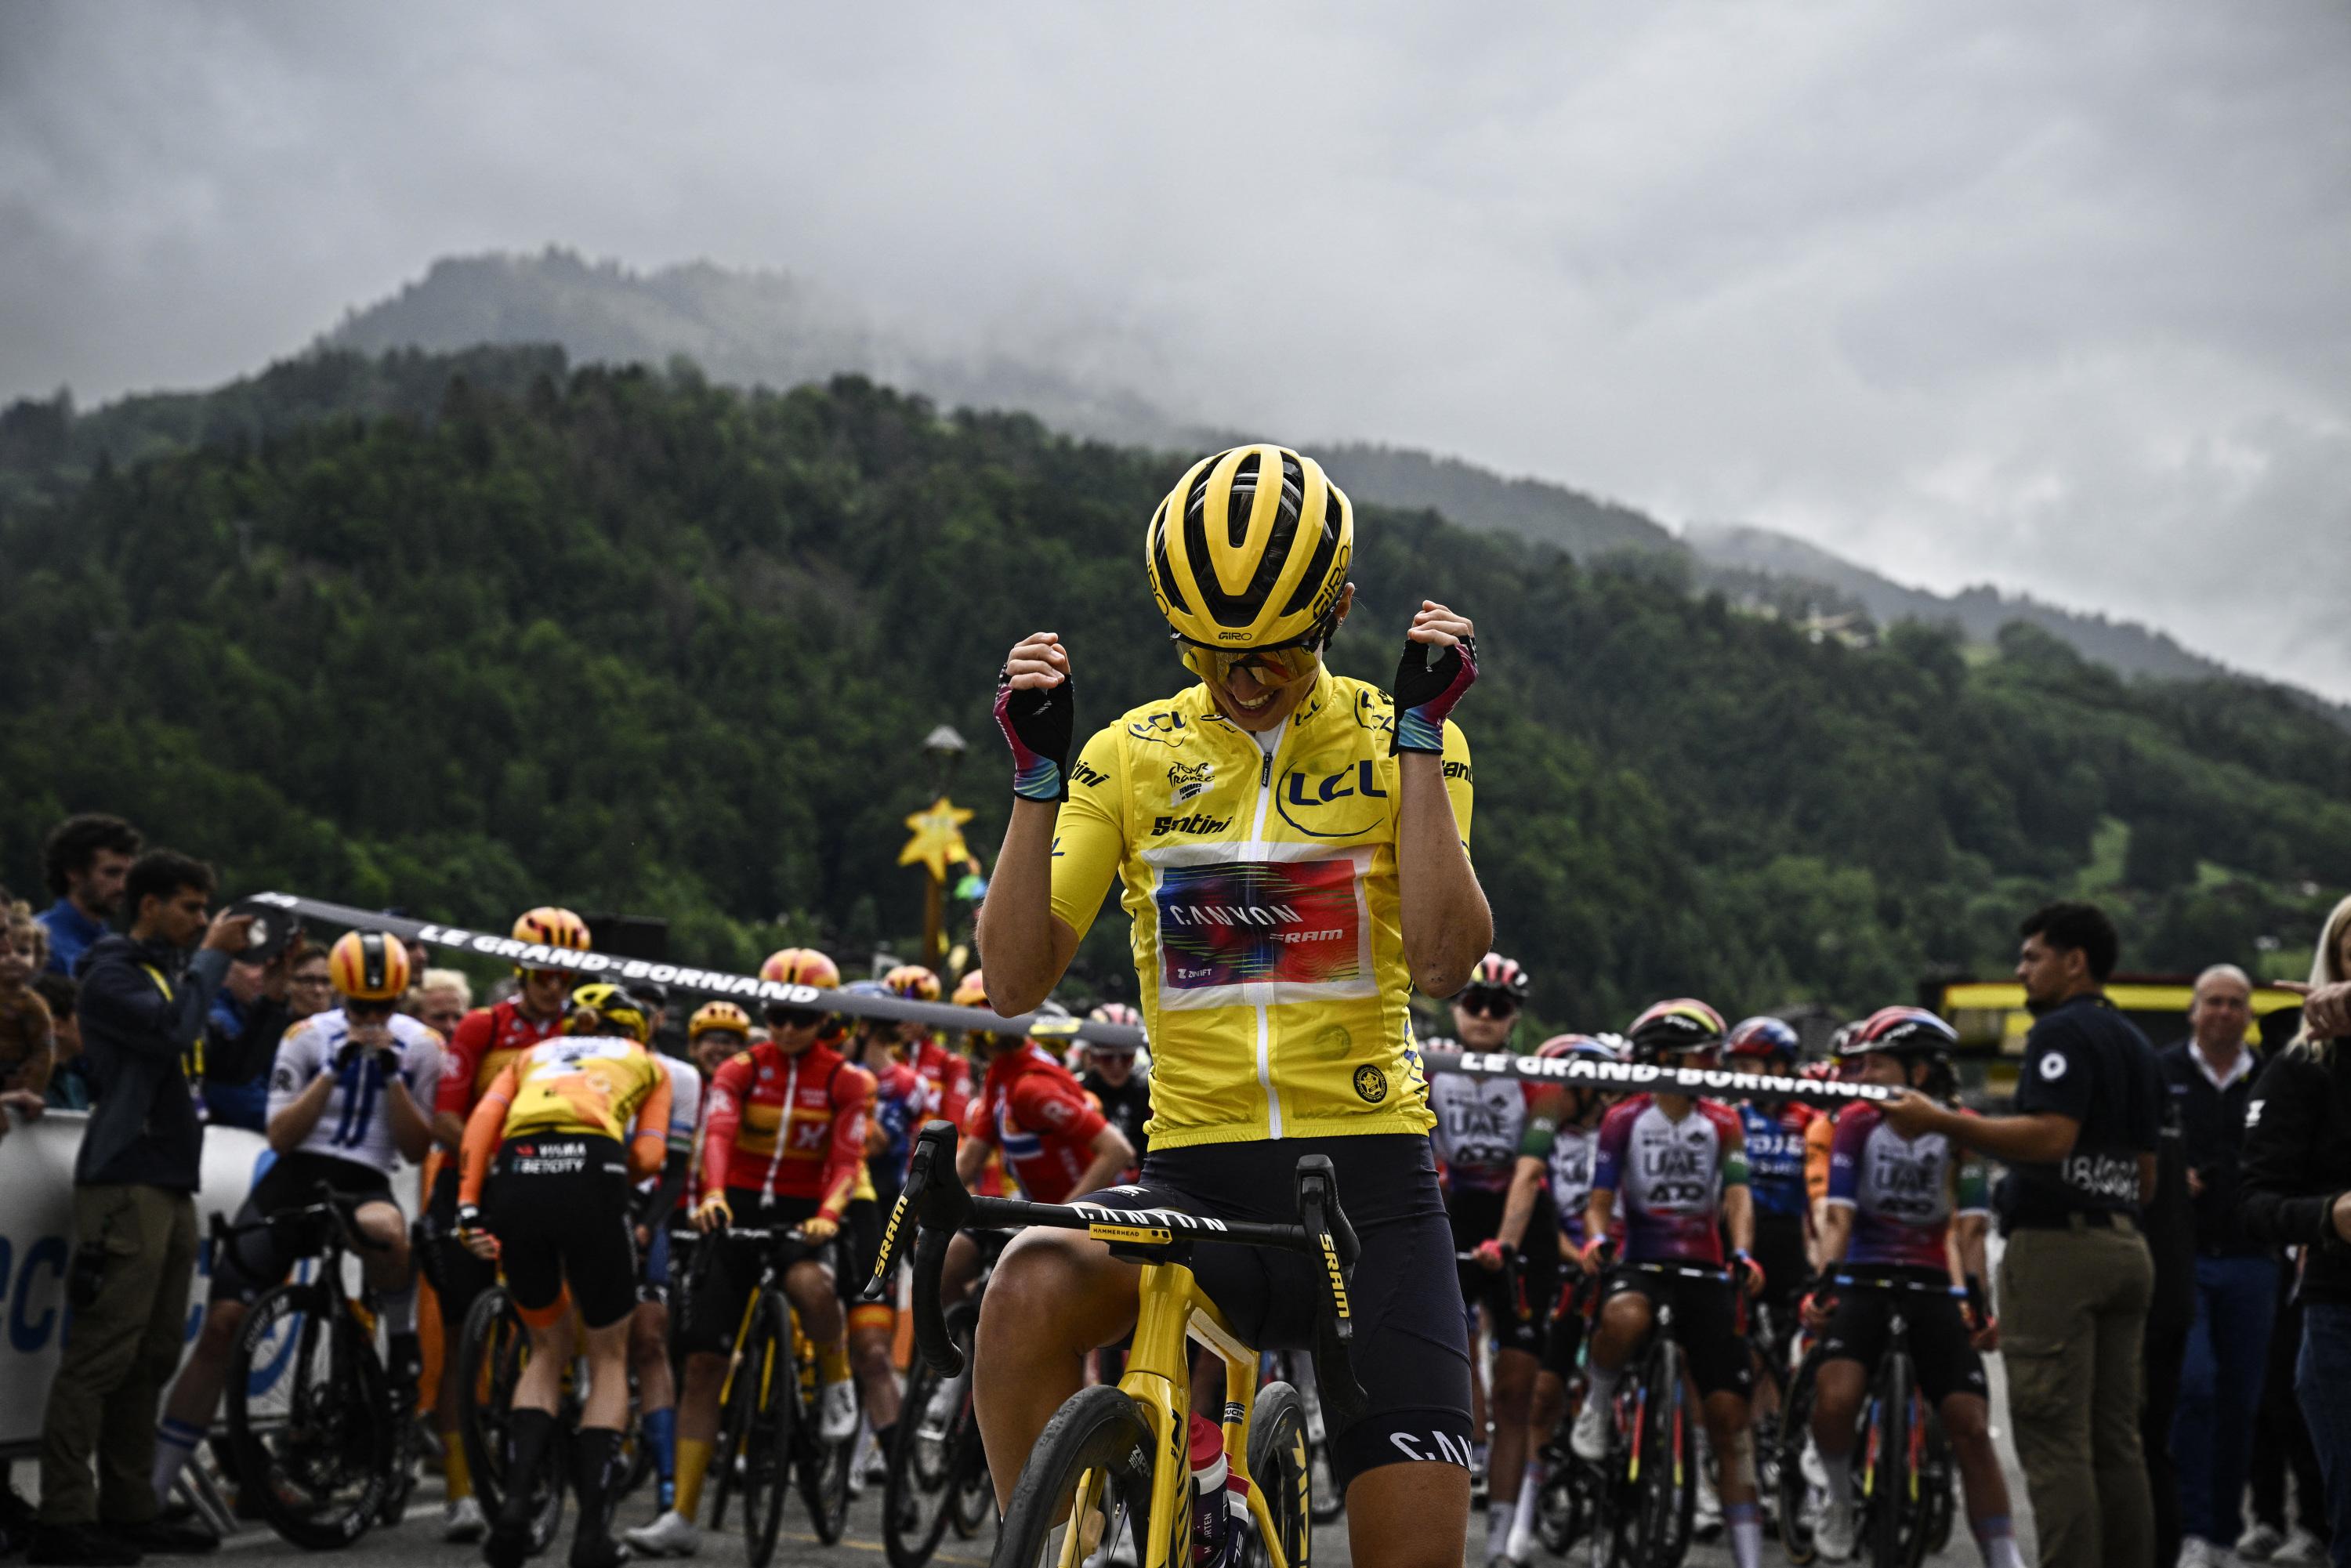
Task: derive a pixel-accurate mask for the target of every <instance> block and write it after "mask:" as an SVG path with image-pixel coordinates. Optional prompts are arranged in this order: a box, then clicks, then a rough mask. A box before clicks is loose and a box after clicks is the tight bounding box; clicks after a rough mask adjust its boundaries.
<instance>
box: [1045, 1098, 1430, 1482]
mask: <svg viewBox="0 0 2351 1568" xmlns="http://www.w3.org/2000/svg"><path fill="white" fill-rule="evenodd" d="M1313 1154H1319V1155H1329V1156H1330V1157H1331V1163H1332V1166H1333V1167H1334V1169H1335V1171H1336V1173H1337V1176H1338V1185H1339V1205H1340V1207H1341V1208H1343V1210H1344V1211H1345V1213H1346V1216H1347V1219H1348V1222H1349V1223H1350V1224H1352V1225H1353V1227H1354V1230H1355V1235H1356V1238H1357V1239H1359V1240H1360V1241H1361V1242H1362V1244H1363V1253H1362V1255H1361V1256H1360V1257H1359V1258H1357V1260H1355V1268H1354V1276H1353V1284H1352V1285H1351V1286H1350V1288H1349V1291H1348V1306H1349V1309H1350V1311H1351V1312H1353V1317H1354V1324H1355V1333H1354V1339H1353V1345H1352V1349H1351V1355H1352V1359H1353V1363H1354V1368H1355V1378H1356V1381H1357V1382H1359V1383H1361V1384H1362V1385H1363V1386H1364V1395H1365V1396H1367V1412H1368V1413H1367V1414H1366V1415H1365V1416H1364V1418H1363V1419H1362V1420H1361V1421H1358V1422H1357V1423H1356V1424H1355V1425H1354V1426H1353V1427H1348V1428H1347V1429H1346V1430H1344V1431H1333V1432H1332V1434H1331V1461H1332V1470H1333V1473H1334V1479H1336V1480H1337V1482H1338V1484H1339V1486H1340V1488H1341V1490H1344V1489H1345V1488H1346V1486H1347V1485H1348V1483H1350V1482H1351V1481H1353V1479H1355V1478H1356V1477H1357V1476H1359V1475H1361V1474H1363V1473H1364V1471H1366V1470H1369V1469H1375V1468H1377V1467H1379V1466H1381V1465H1394V1464H1403V1463H1405V1462H1407V1461H1412V1460H1424V1461H1434V1462H1437V1463H1443V1464H1456V1465H1459V1466H1461V1467H1462V1468H1463V1469H1468V1464H1469V1343H1468V1334H1467V1333H1465V1332H1464V1330H1463V1326H1462V1322H1461V1294H1460V1291H1459V1289H1458V1287H1457V1286H1456V1284H1455V1283H1454V1276H1453V1274H1452V1272H1451V1270H1450V1269H1449V1267H1448V1265H1450V1264H1451V1263H1452V1261H1453V1232H1452V1228H1451V1227H1450V1226H1448V1225H1447V1222H1446V1218H1445V1198H1444V1195H1443V1194H1442V1193H1440V1192H1439V1191H1438V1190H1437V1162H1436V1157H1435V1156H1434V1155H1432V1154H1431V1152H1430V1150H1429V1145H1428V1140H1427V1138H1426V1137H1424V1136H1421V1135H1419V1134H1410V1133H1403V1134H1371V1135H1364V1136H1359V1137H1346V1138H1283V1139H1280V1140H1278V1141H1272V1142H1264V1143H1240V1144H1205V1145H1193V1146H1191V1147H1189V1148H1182V1149H1163V1148H1156V1147H1155V1148H1154V1149H1153V1150H1152V1151H1151V1153H1150V1154H1149V1155H1147V1156H1145V1158H1144V1162H1143V1175H1142V1177H1141V1179H1139V1180H1137V1181H1135V1182H1133V1183H1129V1184H1127V1185H1125V1186H1113V1187H1105V1188H1103V1189H1102V1191H1100V1192H1093V1193H1088V1194H1087V1195H1086V1199H1085V1201H1087V1202H1089V1203H1101V1204H1104V1205H1107V1206H1110V1207H1118V1208H1154V1207H1155V1208H1172V1209H1175V1210H1177V1211H1178V1212H1180V1213H1185V1214H1196V1215H1202V1216H1208V1217H1214V1218H1220V1219H1246V1220H1256V1221H1260V1222H1265V1223H1271V1224H1293V1225H1294V1224H1296V1223H1297V1220H1298V1197H1297V1171H1298V1162H1299V1159H1300V1158H1301V1156H1302V1155H1313ZM1319 1266H1320V1265H1319V1264H1318V1263H1317V1262H1316V1261H1315V1260H1312V1259H1310V1258H1308V1257H1306V1256H1305V1255H1304V1254H1302V1253H1297V1252H1278V1251H1274V1250H1272V1249H1267V1248H1259V1247H1219V1246H1217V1245H1215V1244H1213V1243H1204V1244H1203V1245H1201V1246H1199V1247H1198V1248H1196V1249H1195V1250H1194V1252H1193V1256H1192V1270H1193V1272H1194V1274H1195V1275H1196V1276H1197V1278H1198V1280H1199V1281H1200V1287H1201V1289H1202V1290H1203V1291H1206V1292H1207V1296H1208V1299H1209V1300H1210V1301H1214V1302H1216V1303H1217V1310H1218V1311H1220V1312H1223V1313H1224V1314H1225V1318H1226V1321H1227V1322H1230V1323H1231V1324H1232V1326H1233V1331H1234V1332H1235V1333H1238V1334H1239V1335H1240V1337H1241V1339H1242V1340H1243V1341H1244V1342H1245V1343H1249V1344H1250V1345H1253V1346H1255V1347H1256V1348H1258V1349H1259V1350H1294V1349H1303V1348H1306V1347H1307V1346H1309V1345H1310V1344H1311V1342H1312V1338H1313V1332H1314V1315H1315V1312H1316V1310H1317V1308H1318V1306H1319V1305H1320V1303H1321V1301H1322V1286H1321V1285H1320V1284H1319V1283H1318V1282H1317V1281H1316V1279H1315V1275H1314V1270H1315V1269H1317V1268H1318V1267H1319Z"/></svg>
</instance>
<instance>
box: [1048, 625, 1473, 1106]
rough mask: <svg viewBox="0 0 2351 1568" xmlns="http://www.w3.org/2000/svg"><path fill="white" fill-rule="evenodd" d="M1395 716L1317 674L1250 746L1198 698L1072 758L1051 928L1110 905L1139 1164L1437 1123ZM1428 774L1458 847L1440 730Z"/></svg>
mask: <svg viewBox="0 0 2351 1568" xmlns="http://www.w3.org/2000/svg"><path fill="white" fill-rule="evenodd" d="M1394 727H1395V705H1394V703H1393V702H1392V701H1391V700H1390V699H1389V697H1388V695H1387V694H1386V693H1384V692H1383V691H1381V690H1380V689H1379V688H1378V687H1376V686H1374V685H1369V684H1368V683H1366V682H1364V681H1357V680H1350V679H1348V678H1346V677H1345V676H1343V675H1334V674H1332V673H1331V672H1330V671H1329V670H1327V669H1326V670H1323V671H1322V672H1320V673H1319V674H1317V675H1316V676H1315V678H1314V687H1313V690H1312V691H1311V692H1310V693H1309V694H1308V695H1307V696H1306V698H1305V700H1304V701H1302V702H1301V703H1300V704H1299V706H1298V710H1297V711H1296V712H1295V713H1294V714H1292V715H1291V716H1290V720H1289V722H1288V723H1287V724H1285V725H1283V726H1282V727H1281V728H1280V730H1279V731H1278V732H1276V733H1274V734H1273V735H1270V736H1266V737H1258V736H1253V735H1251V734H1250V733H1249V732H1248V731H1247V730H1244V729H1241V728H1240V727H1238V726H1236V725H1234V724H1233V723H1232V722H1231V721H1230V720H1228V719H1227V718H1226V717H1225V716H1223V714H1222V713H1220V712H1219V711H1218V710H1217V705H1216V699H1215V698H1214V697H1213V696H1211V695H1209V692H1208V688H1207V686H1206V685H1196V686H1193V687H1191V688H1190V689H1189V690H1187V691H1185V692H1181V693H1179V694H1177V695H1175V696H1174V697H1171V698H1168V699H1166V700H1165V701H1161V702H1155V703H1146V704H1144V706H1141V707H1138V708H1135V709H1134V710H1133V711H1131V712H1129V713H1128V714H1126V715H1125V716H1123V717H1122V718H1120V719H1119V720H1117V721H1116V722H1115V723H1113V724H1111V725H1108V726H1106V727H1103V728H1102V729H1101V730H1099V731H1097V732H1096V733H1095V735H1094V737H1093V738H1092V739H1091V740H1089V741H1088V742H1087V743H1086V747H1085V749H1084V750H1083V751H1082V752H1081V753H1080V754H1079V757H1078V760H1077V763H1076V765H1075V766H1074V767H1073V768H1071V778H1070V799H1069V800H1068V801H1067V803H1065V804H1064V805H1063V806H1062V807H1061V816H1060V819H1059V821H1058V822H1057V824H1056V828H1055V838H1054V841H1053V913H1054V914H1056V915H1060V916H1061V919H1063V920H1064V921H1067V922H1068V923H1069V925H1071V928H1072V929H1073V930H1075V931H1076V932H1077V933H1078V935H1079V936H1084V935H1085V933H1086V930H1087V928H1088V927H1089V926H1091V925H1092V924H1093V921H1094V916H1095V915H1096V914H1097V913H1098V912H1099V911H1100V910H1101V908H1102V896H1103V894H1105V893H1106V892H1107V891H1108V890H1109V887H1110V883H1111V879H1112V878H1113V876H1115V877H1117V878H1118V879H1119V881H1120V882H1121V883H1123V885H1124V892H1123V895H1122V899H1121V902H1122V903H1123V905H1124V907H1125V909H1126V912H1127V915H1128V916H1129V917H1130V918H1131V919H1132V920H1133V922H1134V969H1135V975H1136V977H1137V978H1138V979H1139V980H1140V981H1141V982H1142V991H1143V1017H1144V1027H1145V1028H1146V1029H1147V1030H1149V1032H1150V1037H1151V1108H1152V1116H1151V1122H1150V1124H1149V1127H1148V1129H1147V1130H1148V1131H1149V1133H1150V1134H1151V1142H1152V1146H1153V1147H1155V1148H1183V1147H1186V1146H1187V1145H1194V1144H1219V1143H1238V1142H1243V1141H1246V1140H1252V1139H1259V1138H1282V1137H1290V1138H1311V1137H1329V1136H1332V1135H1333V1134H1351V1133H1425V1132H1426V1131H1427V1130H1428V1129H1429V1128H1430V1127H1431V1126H1432V1125H1434V1124H1435V1121H1436V1119H1435V1117H1433V1116H1432V1115H1431V1114H1430V1113H1429V1110H1428V1094H1427V1085H1426V1082H1425V1081H1424V1079H1423V1078H1422V1076H1421V1072H1420V1069H1419V1065H1418V1057H1417V1056H1416V1054H1415V1053H1414V1052H1413V1051H1412V1043H1413V1040H1412V1019H1411V1016H1410V1014H1409V1012H1408V1010H1407V1009H1406V1007H1405V998H1406V997H1407V995H1408V994H1409V992H1410V990H1411V985H1412V980H1411V975H1410V972H1409V971H1408V970H1407V968H1406V967H1405V959H1404V938H1403V932H1402V929H1401V927H1400V925H1399V924H1398V921H1397V913H1396V859H1395V832H1396V807H1397V796H1398V790H1397V787H1396V786H1397V777H1398V767H1397V763H1398V759H1397V758H1395V757H1393V756H1391V755H1390V754H1389V751H1388V740H1389V735H1390V733H1391V731H1392V730H1393V729H1394ZM1266 741H1270V742H1271V743H1272V748H1271V750H1270V751H1269V750H1268V749H1266V747H1265V745H1264V744H1262V743H1263V742H1266ZM1444 774H1445V788H1446V791H1447V795H1448V796H1450V798H1451V800H1452V803H1453V819H1454V822H1455V824H1456V825H1457V826H1458V828H1459V830H1460V833H1461V841H1462V844H1463V845H1464V847H1467V845H1468V841H1469V809H1470V794H1471V791H1470V769H1469V747H1468V742H1467V741H1465V740H1464V739H1463V738H1462V736H1461V731H1460V730H1459V729H1458V727H1455V726H1454V725H1453V724H1452V723H1451V722H1450V721H1447V724H1446V727H1445V756H1444Z"/></svg>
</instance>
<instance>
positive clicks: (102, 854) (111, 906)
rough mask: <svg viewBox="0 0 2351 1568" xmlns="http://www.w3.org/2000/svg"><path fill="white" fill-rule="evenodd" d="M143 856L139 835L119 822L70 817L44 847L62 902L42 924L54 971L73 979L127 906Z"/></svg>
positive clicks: (45, 871)
mask: <svg viewBox="0 0 2351 1568" xmlns="http://www.w3.org/2000/svg"><path fill="white" fill-rule="evenodd" d="M138 852H139V830H138V829H136V828H134V827H132V826H131V824H130V823H128V822H126V821H123V820H122V819H121V818H120V817H104V816H99V815H97V814H96V813H86V814H84V815H82V816H78V817H68V818H67V819H66V820H65V821H62V822H59V823H58V824H57V826H56V827H54V828H52V829H50V830H49V836H48V837H47V839H46V840H44V841H42V844H41V872H42V875H43V876H45V877H46V878H47V881H48V884H49V892H50V893H52V894H55V895H56V897H57V902H56V903H55V904H51V905H49V907H48V908H47V909H46V910H44V911H42V913H41V915H40V916H39V919H40V922H41V924H42V925H45V926H47V928H48V933H49V965H48V967H49V969H50V970H51V972H53V973H55V974H59V975H71V974H72V973H73V972H74V969H75V967H76V966H77V965H78V964H79V963H80V962H81V957H82V955H83V954H85V953H87V952H89V949H90V948H91V946H94V945H95V944H96V943H97V941H98V939H99V937H101V936H105V935H106V923H107V921H109V920H110V919H111V918H113V915H114V911H115V909H116V907H117V906H118V905H119V904H121V902H122V886H123V878H124V877H125V876H126V875H128V874H129V873H130V870H131V857H132V856H133V855H136V854H137V853H138Z"/></svg>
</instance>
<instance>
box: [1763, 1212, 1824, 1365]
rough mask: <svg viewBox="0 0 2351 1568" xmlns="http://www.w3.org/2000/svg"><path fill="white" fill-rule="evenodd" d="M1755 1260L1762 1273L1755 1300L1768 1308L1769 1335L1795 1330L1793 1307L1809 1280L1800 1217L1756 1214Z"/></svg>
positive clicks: (1809, 1259)
mask: <svg viewBox="0 0 2351 1568" xmlns="http://www.w3.org/2000/svg"><path fill="white" fill-rule="evenodd" d="M1755 1261H1756V1263H1757V1265H1758V1266H1759V1267H1761V1269H1762V1270H1763V1293H1762V1294H1761V1296H1759V1297H1758V1298H1757V1300H1759V1301H1763V1302H1765V1303H1767V1304H1768V1305H1769V1306H1770V1307H1771V1327H1772V1332H1773V1333H1776V1334H1779V1335H1781V1336H1782V1343H1785V1339H1784V1336H1786V1335H1788V1334H1791V1333H1794V1332H1795V1330H1796V1305H1797V1303H1798V1302H1799V1301H1802V1300H1803V1296H1804V1285H1805V1283H1806V1282H1807V1281H1809V1280H1810V1279H1811V1278H1812V1273H1813V1265H1812V1256H1811V1254H1810V1253H1809V1252H1808V1251H1807V1250H1806V1249H1805V1247H1804V1221H1803V1217H1802V1216H1801V1215H1794V1214H1758V1215H1756V1217H1755Z"/></svg>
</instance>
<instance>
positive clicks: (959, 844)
mask: <svg viewBox="0 0 2351 1568" xmlns="http://www.w3.org/2000/svg"><path fill="white" fill-rule="evenodd" d="M971 815H972V814H971V812H970V811H968V810H966V809H965V808H963V807H961V806H958V805H956V803H955V802H954V801H953V800H948V799H947V798H946V796H945V795H942V796H940V797H939V798H938V799H937V800H934V801H932V802H931V804H930V806H929V808H928V809H927V810H920V811H916V812H914V814H913V815H912V816H910V817H908V818H907V819H906V826H907V827H908V828H910V829H911V830H913V831H914V837H913V838H911V839H909V840H907V841H906V847H905V848H904V849H903V850H900V851H899V852H898V863H899V864H900V865H924V866H928V867H930V870H931V878H932V880H933V881H935V882H945V881H946V879H947V866H948V864H949V862H956V863H960V862H962V861H963V860H964V859H966V858H967V856H968V855H969V854H970V853H971V851H969V850H968V849H967V848H965V847H964V841H963V825H964V824H965V823H966V822H968V821H971Z"/></svg>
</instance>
